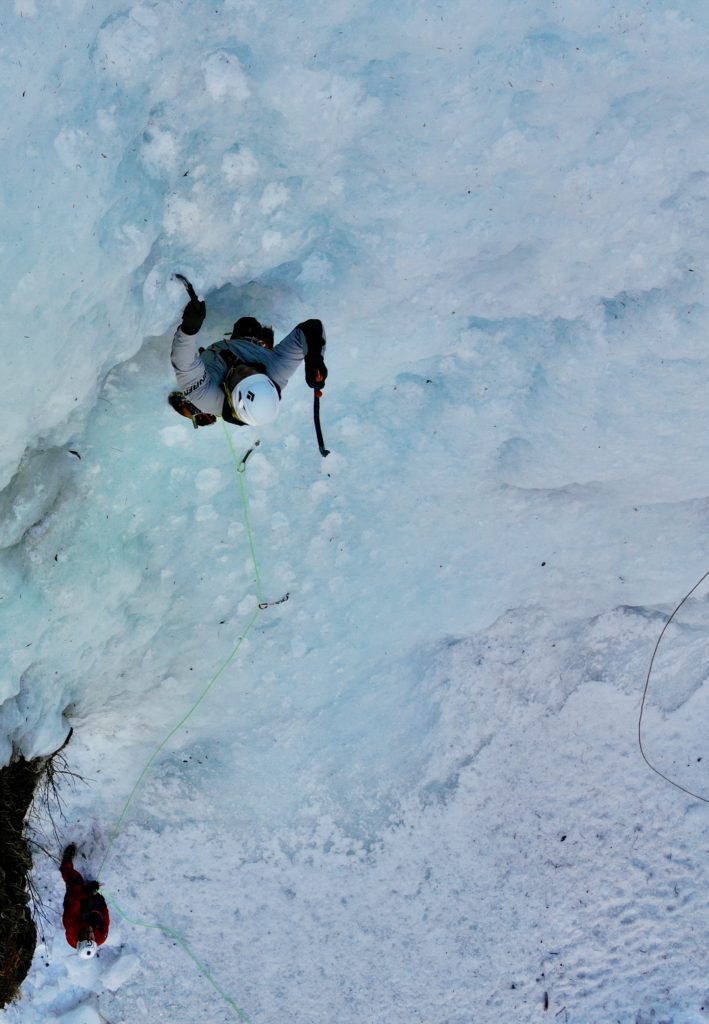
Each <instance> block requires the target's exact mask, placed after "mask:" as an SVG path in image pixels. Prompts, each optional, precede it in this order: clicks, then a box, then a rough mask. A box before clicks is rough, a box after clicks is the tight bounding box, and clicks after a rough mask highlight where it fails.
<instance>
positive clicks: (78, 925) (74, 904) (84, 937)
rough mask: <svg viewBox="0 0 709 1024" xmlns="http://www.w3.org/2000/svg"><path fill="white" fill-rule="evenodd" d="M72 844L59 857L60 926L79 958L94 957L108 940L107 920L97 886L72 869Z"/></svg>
mask: <svg viewBox="0 0 709 1024" xmlns="http://www.w3.org/2000/svg"><path fill="white" fill-rule="evenodd" d="M75 856H76V844H75V843H70V844H69V846H67V848H66V850H65V851H64V853H63V855H62V862H61V867H60V870H61V873H62V878H63V879H64V882H65V883H66V895H65V896H64V915H63V917H62V923H63V925H64V930H65V931H66V941H67V942H68V943H69V945H70V946H73V947H74V949H75V950H76V951H77V953H78V954H79V956H80V957H83V958H84V959H87V960H88V959H90V958H91V957H93V956H96V953H97V951H98V947H99V946H101V945H102V944H103V943H104V942H105V941H106V939H107V938H108V928H109V925H110V918H109V913H108V907H107V906H106V901H105V899H104V898H103V896H102V895H101V893H100V892H99V891H98V890H99V883H98V882H92V881H88V882H87V881H85V880H84V876H83V875H82V874H81V872H80V871H77V870H76V868H75V867H74V857H75Z"/></svg>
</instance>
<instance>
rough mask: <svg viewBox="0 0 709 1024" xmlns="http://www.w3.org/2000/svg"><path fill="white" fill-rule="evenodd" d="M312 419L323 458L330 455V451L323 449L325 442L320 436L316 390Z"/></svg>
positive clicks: (318, 405) (318, 402)
mask: <svg viewBox="0 0 709 1024" xmlns="http://www.w3.org/2000/svg"><path fill="white" fill-rule="evenodd" d="M313 419H314V420H315V434H316V436H317V439H318V447H319V448H320V454H321V455H322V457H323V458H325V456H326V455H329V454H330V450H329V448H326V447H325V441H324V439H323V436H322V427H321V426H320V392H319V391H317V390H316V391H315V392H314V394H313Z"/></svg>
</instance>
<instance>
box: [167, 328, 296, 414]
mask: <svg viewBox="0 0 709 1024" xmlns="http://www.w3.org/2000/svg"><path fill="white" fill-rule="evenodd" d="M225 348H226V349H229V351H230V352H232V353H233V354H234V355H235V356H236V357H237V359H238V360H239V361H240V362H242V363H247V364H249V365H252V364H254V363H261V364H262V366H265V368H266V373H267V374H268V376H269V377H270V378H271V380H272V381H273V382H274V383H275V384H277V385H278V387H279V388H280V389H281V390H283V388H284V387H285V386H286V384H287V383H288V381H289V380H290V378H291V377H292V376H293V374H294V373H295V371H296V370H297V369H298V366H299V365H300V364H301V363H302V361H303V359H304V358H305V356H306V354H307V350H308V348H307V340H306V337H305V334H304V332H303V331H302V330H301V329H300V328H299V327H295V328H294V329H293V330H292V331H291V332H290V334H288V335H286V337H285V338H284V339H283V341H279V343H278V344H277V345H276V346H275V347H274V348H273V349H267V348H263V347H262V346H261V345H259V344H257V343H256V342H255V341H250V340H249V339H248V338H232V339H229V340H226V341H217V342H215V343H214V344H213V345H210V346H209V348H205V349H203V351H202V352H201V353H200V352H199V350H198V345H197V335H196V334H184V333H183V332H182V331H181V330H180V328H179V327H178V329H177V330H176V331H175V337H174V338H173V339H172V352H171V357H170V359H171V362H172V367H173V369H174V371H175V376H176V377H177V386H178V388H179V389H180V391H181V392H182V394H183V395H184V396H185V398H188V399H189V400H190V402H192V404H193V405H196V406H197V408H198V409H201V410H202V412H209V413H212V414H213V415H214V416H221V413H222V407H223V404H224V392H223V391H222V389H221V386H220V385H221V383H222V381H223V380H224V377H225V376H226V373H227V368H226V365H225V363H224V360H223V359H222V358H221V357H220V355H219V352H220V351H223V350H224V349H225Z"/></svg>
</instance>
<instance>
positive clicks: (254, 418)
mask: <svg viewBox="0 0 709 1024" xmlns="http://www.w3.org/2000/svg"><path fill="white" fill-rule="evenodd" d="M231 400H232V406H233V409H234V412H235V413H236V415H237V416H238V417H239V419H240V420H241V421H242V423H247V424H248V425H249V426H250V427H262V426H264V425H265V424H266V423H273V421H274V420H275V418H276V416H278V407H279V405H280V402H281V398H280V395H279V394H278V388H277V387H276V385H275V384H274V383H273V381H272V380H271V378H270V377H267V376H266V374H265V373H251V374H249V376H248V377H244V379H243V380H241V381H239V383H238V384H237V385H236V387H235V388H234V390H233V391H232V396H231Z"/></svg>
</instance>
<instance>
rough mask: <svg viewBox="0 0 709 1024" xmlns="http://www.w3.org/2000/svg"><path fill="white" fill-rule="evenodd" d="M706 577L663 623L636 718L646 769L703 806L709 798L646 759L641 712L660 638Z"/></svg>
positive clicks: (707, 802) (706, 573) (697, 583)
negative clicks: (649, 769)
mask: <svg viewBox="0 0 709 1024" xmlns="http://www.w3.org/2000/svg"><path fill="white" fill-rule="evenodd" d="M707 576H709V570H708V571H707V572H705V573H704V575H703V576H702V578H701V579H700V580H698V581H697V582H696V583H695V584H694V586H693V587H692V589H691V590H690V591H689V592H688V593H687V594H685V595H684V597H683V598H682V600H681V601H680V603H679V604H678V605H677V607H676V608H675V610H674V611H673V612H672V614H671V615H670V617H669V619H668V620H667V622H666V623H665V625H664V626H663V627H662V632H661V633H660V635H659V637H658V638H657V643H656V644H655V650H654V651H653V652H652V658H650V667H649V668H648V670H647V678H646V680H645V689H644V690H643V699H642V701H641V703H640V717H639V718H638V745H639V747H640V753H641V754H642V756H643V761H644V762H645V764H646V765H647V766H648V768H651V769H652V770H653V771H654V772H655V774H656V775H659V776H660V778H661V779H664V780H665V782H669V784H670V785H671V786H674V787H675V789H680V790H681V791H682V792H683V793H686V794H687V796H691V797H694V799H695V800H701V801H702V802H703V803H705V804H709V798H707V797H705V796H701V794H700V793H695V792H693V791H692V790H691V789H687V787H686V786H682V785H680V783H679V782H675V781H674V779H670V778H668V776H667V775H665V774H664V773H663V772H661V771H660V769H659V768H656V767H655V765H654V764H652V762H651V761H650V760H649V758H648V756H647V754H646V753H645V750H644V748H643V736H642V725H643V711H644V710H645V700H646V698H647V693H648V688H649V686H650V676H651V675H652V667H653V665H654V663H655V656H656V654H657V651H658V649H659V646H660V644H661V642H662V638H663V636H664V635H665V633H666V632H667V629H668V627H669V625H670V623H671V622H672V620H673V619H674V617H675V615H676V614H677V612H678V611H679V610H680V608H681V607H682V605H683V604H685V603H686V602H687V601H688V600H689V599H690V597H691V596H692V594H693V593H694V591H695V590H697V589H698V588H699V587H700V586H701V585H702V583H703V582H704V580H705V579H706V578H707Z"/></svg>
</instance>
